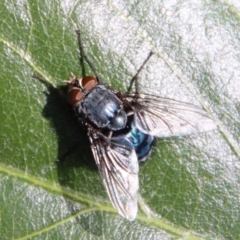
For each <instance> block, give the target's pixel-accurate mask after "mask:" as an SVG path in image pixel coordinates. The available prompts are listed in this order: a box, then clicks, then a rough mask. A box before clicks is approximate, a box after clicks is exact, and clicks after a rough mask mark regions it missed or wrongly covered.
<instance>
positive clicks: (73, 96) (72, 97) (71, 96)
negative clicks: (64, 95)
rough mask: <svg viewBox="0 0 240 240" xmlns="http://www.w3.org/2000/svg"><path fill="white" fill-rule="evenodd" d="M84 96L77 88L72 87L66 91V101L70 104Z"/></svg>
mask: <svg viewBox="0 0 240 240" xmlns="http://www.w3.org/2000/svg"><path fill="white" fill-rule="evenodd" d="M83 97H84V94H83V92H82V91H81V89H79V88H72V89H71V90H70V91H69V92H68V103H69V104H70V105H72V106H74V105H75V104H77V103H78V102H79V101H80V100H82V98H83Z"/></svg>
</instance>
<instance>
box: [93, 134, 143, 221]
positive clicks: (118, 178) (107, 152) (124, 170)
mask: <svg viewBox="0 0 240 240" xmlns="http://www.w3.org/2000/svg"><path fill="white" fill-rule="evenodd" d="M89 138H90V141H91V148H92V152H93V155H94V158H95V161H96V164H97V166H98V170H99V172H100V174H101V177H102V180H103V184H104V186H105V189H106V191H107V194H108V197H109V199H110V201H111V203H112V204H113V206H114V208H115V209H116V210H117V211H118V213H119V214H120V215H122V216H123V217H125V218H126V219H128V220H130V221H133V220H134V219H135V218H136V216H137V211H138V205H137V192H138V188H139V182H138V171H139V165H138V159H137V155H136V152H135V150H134V149H133V148H132V147H131V145H130V144H129V142H127V141H126V140H124V139H116V140H114V139H113V138H112V139H104V138H103V137H101V136H99V135H98V134H97V133H93V132H92V130H91V129H90V130H89Z"/></svg>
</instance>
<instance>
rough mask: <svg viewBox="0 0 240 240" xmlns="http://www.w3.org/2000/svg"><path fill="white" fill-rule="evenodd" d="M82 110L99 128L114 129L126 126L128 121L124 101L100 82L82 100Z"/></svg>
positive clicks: (80, 107)
mask: <svg viewBox="0 0 240 240" xmlns="http://www.w3.org/2000/svg"><path fill="white" fill-rule="evenodd" d="M80 112H82V113H83V115H85V118H86V119H88V120H89V121H90V122H92V123H94V124H95V125H96V126H97V127H98V128H107V129H109V130H112V131H116V130H120V129H122V128H124V127H125V125H126V122H127V116H126V113H125V111H124V109H123V106H122V102H121V101H120V100H119V99H118V98H117V97H116V95H115V94H114V93H113V92H112V91H111V90H109V89H107V88H106V87H105V86H103V85H100V84H99V85H98V86H96V87H95V88H94V89H93V90H92V91H91V92H90V93H89V94H88V95H87V96H86V97H85V99H84V100H83V101H82V102H81V104H80V106H79V113H80Z"/></svg>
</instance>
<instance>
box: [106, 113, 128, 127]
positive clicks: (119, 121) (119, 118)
mask: <svg viewBox="0 0 240 240" xmlns="http://www.w3.org/2000/svg"><path fill="white" fill-rule="evenodd" d="M126 123H127V115H126V113H125V111H124V110H123V109H121V110H119V111H118V112H116V113H115V114H114V117H111V118H109V124H108V126H107V127H108V128H109V129H110V130H113V131H117V130H120V129H123V128H124V127H125V125H126Z"/></svg>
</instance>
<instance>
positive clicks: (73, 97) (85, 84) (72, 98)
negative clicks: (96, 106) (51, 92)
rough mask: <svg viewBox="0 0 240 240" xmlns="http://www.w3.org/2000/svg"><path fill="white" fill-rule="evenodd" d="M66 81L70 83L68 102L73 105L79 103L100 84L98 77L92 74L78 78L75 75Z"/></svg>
mask: <svg viewBox="0 0 240 240" xmlns="http://www.w3.org/2000/svg"><path fill="white" fill-rule="evenodd" d="M66 82H67V85H68V102H69V104H71V105H72V106H74V105H76V104H78V102H80V101H81V100H82V99H83V98H84V96H85V95H86V94H87V93H88V92H90V91H91V90H92V89H93V88H94V87H95V86H96V85H97V84H98V80H97V78H95V77H92V76H87V77H83V78H77V77H75V76H74V75H73V76H72V77H71V79H70V80H68V81H66Z"/></svg>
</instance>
